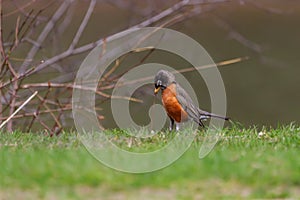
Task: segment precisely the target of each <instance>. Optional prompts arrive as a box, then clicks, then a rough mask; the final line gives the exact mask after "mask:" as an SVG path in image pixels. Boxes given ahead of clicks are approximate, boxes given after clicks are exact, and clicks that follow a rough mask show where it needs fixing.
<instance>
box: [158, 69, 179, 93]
mask: <svg viewBox="0 0 300 200" xmlns="http://www.w3.org/2000/svg"><path fill="white" fill-rule="evenodd" d="M172 83H175V76H174V75H173V74H172V73H170V72H168V71H166V70H160V71H158V72H157V74H156V75H155V78H154V86H155V89H154V93H155V94H157V93H158V91H159V90H160V89H161V90H164V89H166V87H168V86H169V85H170V84H172Z"/></svg>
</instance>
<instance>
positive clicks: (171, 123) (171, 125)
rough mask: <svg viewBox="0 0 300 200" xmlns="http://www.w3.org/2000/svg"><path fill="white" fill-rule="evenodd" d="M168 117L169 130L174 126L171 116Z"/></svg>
mask: <svg viewBox="0 0 300 200" xmlns="http://www.w3.org/2000/svg"><path fill="white" fill-rule="evenodd" d="M169 118H170V126H169V130H170V131H172V130H173V128H174V119H172V118H171V117H169Z"/></svg>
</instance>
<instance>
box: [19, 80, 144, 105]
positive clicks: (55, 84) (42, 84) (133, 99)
mask: <svg viewBox="0 0 300 200" xmlns="http://www.w3.org/2000/svg"><path fill="white" fill-rule="evenodd" d="M20 87H21V88H23V89H25V88H32V87H55V88H72V89H80V90H87V91H95V90H94V88H90V87H84V86H80V85H74V84H64V83H50V82H49V83H33V84H24V85H21V86H20ZM95 93H96V94H98V95H100V96H102V97H105V98H108V99H109V98H112V99H125V100H129V101H133V102H137V103H142V102H143V101H142V100H140V99H137V98H133V97H124V96H112V95H109V94H106V93H104V92H101V91H99V90H97V91H95Z"/></svg>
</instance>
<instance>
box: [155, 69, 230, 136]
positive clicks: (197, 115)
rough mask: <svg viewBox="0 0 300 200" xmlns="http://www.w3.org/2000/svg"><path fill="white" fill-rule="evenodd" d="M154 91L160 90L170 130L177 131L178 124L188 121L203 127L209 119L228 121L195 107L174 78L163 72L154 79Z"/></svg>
mask: <svg viewBox="0 0 300 200" xmlns="http://www.w3.org/2000/svg"><path fill="white" fill-rule="evenodd" d="M154 84H155V89H154V93H155V94H157V93H158V92H159V90H161V94H162V103H163V106H164V108H165V110H166V112H167V115H168V116H169V118H170V130H173V128H174V122H176V130H178V129H179V125H178V123H181V122H185V121H187V120H189V119H191V120H193V121H194V122H196V123H197V124H198V125H200V126H202V127H204V124H203V122H202V120H206V119H208V118H211V117H215V118H220V119H224V120H228V119H229V118H228V117H224V116H220V115H216V114H212V113H209V112H206V111H203V110H201V109H200V108H198V107H196V106H195V105H194V103H193V101H192V99H191V97H190V96H189V95H188V93H187V92H186V91H185V90H184V89H183V88H182V87H181V86H180V85H179V84H178V83H177V82H176V81H175V76H174V75H173V74H172V73H170V72H168V71H165V70H160V71H159V72H158V73H157V74H156V76H155V78H154Z"/></svg>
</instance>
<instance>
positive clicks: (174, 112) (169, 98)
mask: <svg viewBox="0 0 300 200" xmlns="http://www.w3.org/2000/svg"><path fill="white" fill-rule="evenodd" d="M162 102H163V105H164V107H165V109H166V112H167V114H168V115H169V116H170V117H171V118H172V119H174V120H175V121H176V122H183V121H186V120H187V119H188V115H187V113H186V112H185V110H184V109H183V108H182V107H181V105H180V104H179V102H178V100H177V98H176V85H175V84H174V83H173V84H171V85H170V86H168V87H167V88H166V89H164V90H163V93H162Z"/></svg>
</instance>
